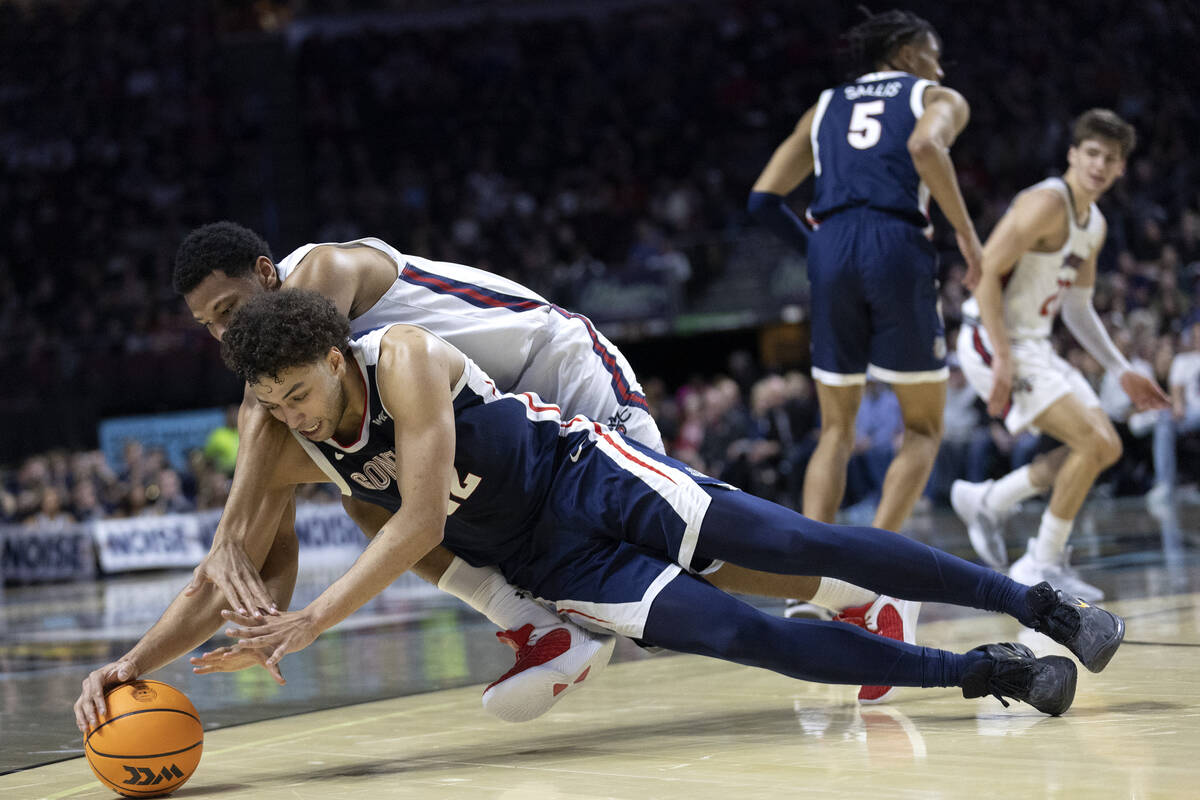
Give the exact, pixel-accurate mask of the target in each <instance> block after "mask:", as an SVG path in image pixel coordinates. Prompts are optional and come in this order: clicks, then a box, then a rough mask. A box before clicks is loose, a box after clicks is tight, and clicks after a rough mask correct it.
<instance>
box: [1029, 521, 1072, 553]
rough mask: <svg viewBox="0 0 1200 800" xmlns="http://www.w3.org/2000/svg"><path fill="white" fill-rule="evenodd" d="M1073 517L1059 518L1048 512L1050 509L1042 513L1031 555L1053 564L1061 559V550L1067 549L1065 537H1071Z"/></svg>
mask: <svg viewBox="0 0 1200 800" xmlns="http://www.w3.org/2000/svg"><path fill="white" fill-rule="evenodd" d="M1074 523H1075V520H1073V519H1059V518H1058V517H1056V516H1054V515H1053V514H1051V513H1050V509H1046V512H1045V513H1044V514H1042V524H1041V525H1039V526H1038V534H1037V540H1036V541H1035V543H1034V547H1033V556H1034V558H1036V559H1037V560H1038V561H1041V562H1042V563H1043V564H1053V563H1057V562H1059V561H1061V560H1062V554H1063V551H1064V550H1066V549H1067V539H1070V538H1071V526H1072V525H1073V524H1074Z"/></svg>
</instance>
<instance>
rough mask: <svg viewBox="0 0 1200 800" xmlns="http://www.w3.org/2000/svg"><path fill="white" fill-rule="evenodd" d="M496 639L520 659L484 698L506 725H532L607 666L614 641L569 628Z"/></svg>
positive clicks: (525, 630)
mask: <svg viewBox="0 0 1200 800" xmlns="http://www.w3.org/2000/svg"><path fill="white" fill-rule="evenodd" d="M496 638H498V639H499V640H500V641H502V642H504V643H505V644H507V645H508V646H509V647H511V648H512V649H513V650H515V651H516V654H517V663H515V664H513V668H512V669H510V670H509V671H508V672H506V673H504V674H503V675H501V676H500V677H499V678H498V679H497V680H496V682H495V683H493V684H492V685H490V686H488V687H487V689H485V690H484V692H483V710H484V711H486V712H488V713H489V714H491V715H492V716H494V717H498V718H500V719H502V720H504V721H505V722H528V721H529V720H531V719H537V718H538V717H540V716H541V715H542V714H545V713H546V712H547V711H549V710H550V707H551V706H553V705H554V704H555V703H557V702H558V701H559V700H560V699H561V698H562V697H564V696H565V695H567V694H569V693H570V692H572V691H574V690H575V689H577V688H579V685H580V684H581V683H583V682H584V680H586V679H587V678H594V677H595V676H596V674H597V673H598V672H600V671H601V670H603V669H604V668H605V667H606V666H608V660H609V659H610V658H612V654H613V648H614V647H616V644H617V638H616V637H615V636H599V635H596V634H593V633H589V632H588V631H585V630H584V629H583V628H580V627H578V626H577V625H572V624H571V623H569V622H564V623H562V624H561V625H551V626H546V627H543V628H534V627H533V625H524V626H522V627H520V628H518V629H517V630H515V631H500V632H499V633H497V634H496Z"/></svg>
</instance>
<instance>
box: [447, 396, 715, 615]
mask: <svg viewBox="0 0 1200 800" xmlns="http://www.w3.org/2000/svg"><path fill="white" fill-rule="evenodd" d="M559 452H560V457H559V459H558V464H557V471H556V475H555V478H554V482H553V485H552V487H551V490H550V492H549V494H548V496H547V499H546V504H545V506H544V508H543V512H542V514H541V516H540V519H539V520H538V522H537V524H536V526H535V529H534V530H533V531H532V533H531V534H530V536H529V537H528V540H527V542H526V543H525V545H524V546H523V547H522V548H521V550H520V551H519V552H517V553H513V554H511V555H510V556H508V557H506V558H505V559H503V560H500V562H499V564H498V566H499V567H500V571H501V572H503V573H504V575H505V577H507V578H508V580H509V582H510V583H512V584H514V585H516V586H519V587H521V588H523V589H526V590H528V591H529V592H531V593H532V594H534V595H535V596H537V597H539V598H541V599H543V600H546V601H550V602H553V603H554V605H555V606H556V608H557V609H558V611H559V612H560V613H562V614H565V615H567V616H568V617H569V618H570V619H572V620H573V621H576V622H578V623H580V624H582V625H584V626H585V627H589V628H593V629H601V630H607V631H615V632H617V633H620V634H623V635H625V636H630V637H633V638H640V637H641V636H642V631H643V628H644V626H645V624H646V619H647V617H648V615H649V613H650V607H651V605H652V604H653V603H654V599H655V597H657V595H658V593H659V592H661V591H662V589H663V588H664V587H665V586H666V585H667V584H668V583H670V582H671V580H672V579H674V578H675V577H676V576H678V575H679V574H680V573H681V572H683V571H689V572H695V573H703V572H704V571H707V570H710V569H712V568H714V567H715V566H719V564H720V562H716V564H714V562H712V561H710V560H708V559H704V558H700V557H697V556H696V554H695V549H696V544H697V541H698V537H699V535H700V528H701V525H702V524H703V522H704V515H705V512H706V511H707V510H708V508H709V505H710V503H711V501H712V498H711V497H710V494H709V492H710V491H713V490H714V488H715V489H716V490H717V491H720V492H734V491H737V490H736V489H734V488H733V487H730V486H728V485H727V484H723V483H721V482H720V481H718V480H716V479H714V478H710V477H708V476H706V475H703V474H701V473H699V472H697V471H696V470H693V469H691V468H690V467H688V466H686V465H685V464H683V463H682V462H679V461H676V460H674V459H672V458H669V457H667V456H664V455H661V454H659V453H656V452H654V451H653V450H651V449H650V448H648V447H645V446H644V445H641V444H638V443H636V442H632V441H629V440H627V439H624V438H623V437H621V436H620V435H619V434H616V433H614V432H612V431H609V430H608V429H607V428H606V427H605V426H602V425H598V424H597V423H595V422H592V421H591V420H582V419H577V420H574V421H572V422H571V424H570V428H569V433H568V435H567V436H566V437H565V438H564V439H563V440H562V441H561V442H560V446H559ZM451 549H453V547H452V546H451Z"/></svg>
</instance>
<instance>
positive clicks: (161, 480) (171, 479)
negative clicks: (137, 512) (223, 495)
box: [144, 467, 196, 514]
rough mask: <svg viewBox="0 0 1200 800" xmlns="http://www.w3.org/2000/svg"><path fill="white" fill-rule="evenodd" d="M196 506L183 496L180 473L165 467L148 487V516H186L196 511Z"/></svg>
mask: <svg viewBox="0 0 1200 800" xmlns="http://www.w3.org/2000/svg"><path fill="white" fill-rule="evenodd" d="M195 510H196V504H195V503H193V502H192V501H191V500H189V499H188V498H187V497H186V496H184V494H183V481H182V480H181V479H180V477H179V473H178V472H176V471H175V470H173V469H171V468H170V467H163V468H161V469H159V470H158V471H157V472H156V473H155V478H154V481H153V482H152V483H151V484H150V485H149V486H147V487H146V509H145V511H144V513H146V514H184V513H187V512H188V511H195Z"/></svg>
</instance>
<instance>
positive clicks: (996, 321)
mask: <svg viewBox="0 0 1200 800" xmlns="http://www.w3.org/2000/svg"><path fill="white" fill-rule="evenodd" d="M975 302H976V303H978V304H979V322H980V323H981V324H982V325H983V329H984V330H985V331H987V335H988V339H989V341H990V343H991V346H992V355H993V356H994V357H996V358H999V359H1003V360H1005V361H1007V360H1008V359H1009V357H1010V353H1011V349H1010V347H1009V338H1008V326H1007V325H1005V324H1004V290H1003V288H1001V286H1000V276H999V275H998V274H996V273H995V272H992V271H990V270H988V269H987V265H986V262H985V265H984V271H983V276H982V277H981V278H980V279H979V285H978V286H977V287H975Z"/></svg>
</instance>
